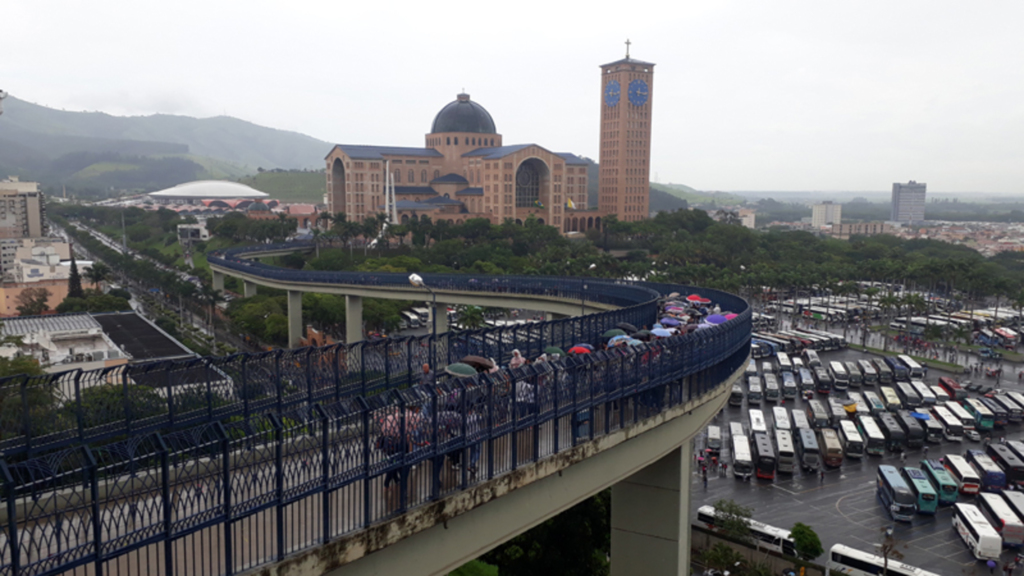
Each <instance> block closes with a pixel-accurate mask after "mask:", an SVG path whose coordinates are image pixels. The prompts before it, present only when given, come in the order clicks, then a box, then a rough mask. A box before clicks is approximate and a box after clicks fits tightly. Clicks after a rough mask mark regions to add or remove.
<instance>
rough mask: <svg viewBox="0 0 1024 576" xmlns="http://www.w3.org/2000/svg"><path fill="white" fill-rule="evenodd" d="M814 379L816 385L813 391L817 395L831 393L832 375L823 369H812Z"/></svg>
mask: <svg viewBox="0 0 1024 576" xmlns="http://www.w3.org/2000/svg"><path fill="white" fill-rule="evenodd" d="M814 379H815V380H816V381H817V385H816V386H815V388H814V390H815V391H816V392H817V393H818V394H830V393H831V392H832V375H831V374H829V372H828V370H826V369H825V368H821V367H819V368H815V369H814Z"/></svg>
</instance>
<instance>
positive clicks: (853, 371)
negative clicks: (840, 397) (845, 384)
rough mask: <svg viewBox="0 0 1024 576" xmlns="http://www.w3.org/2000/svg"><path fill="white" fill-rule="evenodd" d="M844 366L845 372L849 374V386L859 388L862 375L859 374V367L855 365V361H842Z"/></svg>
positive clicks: (862, 381) (862, 378)
mask: <svg viewBox="0 0 1024 576" xmlns="http://www.w3.org/2000/svg"><path fill="white" fill-rule="evenodd" d="M843 365H844V366H846V373H847V374H849V375H850V386H851V387H852V388H860V387H861V385H862V384H864V375H863V374H861V372H860V368H858V367H857V363H856V362H844V363H843Z"/></svg>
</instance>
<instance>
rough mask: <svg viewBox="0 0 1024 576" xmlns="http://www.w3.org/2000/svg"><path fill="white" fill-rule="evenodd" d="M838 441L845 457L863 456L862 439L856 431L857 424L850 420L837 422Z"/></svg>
mask: <svg viewBox="0 0 1024 576" xmlns="http://www.w3.org/2000/svg"><path fill="white" fill-rule="evenodd" d="M839 441H840V442H841V443H842V446H843V452H845V453H846V457H847V458H861V457H863V456H864V440H863V439H862V438H861V436H860V432H858V431H857V425H856V424H854V423H853V422H852V421H851V420H843V421H842V422H840V423H839Z"/></svg>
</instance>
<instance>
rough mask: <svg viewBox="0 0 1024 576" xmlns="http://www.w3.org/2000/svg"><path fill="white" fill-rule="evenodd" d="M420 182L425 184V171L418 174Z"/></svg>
mask: <svg viewBox="0 0 1024 576" xmlns="http://www.w3.org/2000/svg"><path fill="white" fill-rule="evenodd" d="M420 182H422V183H424V184H426V183H427V171H426V170H423V171H421V172H420Z"/></svg>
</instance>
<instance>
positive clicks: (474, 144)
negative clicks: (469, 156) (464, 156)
mask: <svg viewBox="0 0 1024 576" xmlns="http://www.w3.org/2000/svg"><path fill="white" fill-rule="evenodd" d="M473 146H476V138H473Z"/></svg>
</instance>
